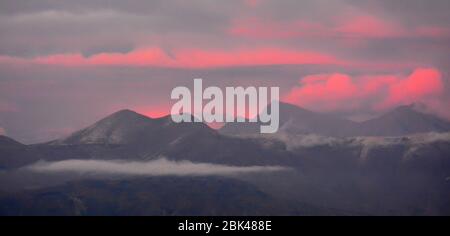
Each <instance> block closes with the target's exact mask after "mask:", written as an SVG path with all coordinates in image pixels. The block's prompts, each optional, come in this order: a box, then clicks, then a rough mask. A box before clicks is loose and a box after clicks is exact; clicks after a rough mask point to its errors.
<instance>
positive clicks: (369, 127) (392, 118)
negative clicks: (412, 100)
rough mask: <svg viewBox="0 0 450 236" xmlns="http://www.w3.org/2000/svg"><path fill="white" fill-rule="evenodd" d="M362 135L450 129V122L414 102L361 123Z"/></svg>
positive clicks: (403, 133)
mask: <svg viewBox="0 0 450 236" xmlns="http://www.w3.org/2000/svg"><path fill="white" fill-rule="evenodd" d="M359 126H360V127H359V130H360V131H359V132H360V134H361V135H370V136H399V135H408V134H414V133H426V132H447V131H450V122H448V121H445V120H442V119H440V118H438V117H436V116H433V115H431V114H426V113H422V112H420V111H418V110H416V109H415V107H414V104H411V105H407V106H400V107H397V108H395V109H394V110H392V111H390V112H388V113H386V114H384V115H382V116H380V117H378V118H374V119H371V120H368V121H365V122H361V123H360V124H359Z"/></svg>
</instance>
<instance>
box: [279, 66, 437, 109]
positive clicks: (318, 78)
mask: <svg viewBox="0 0 450 236" xmlns="http://www.w3.org/2000/svg"><path fill="white" fill-rule="evenodd" d="M443 90H444V85H443V78H442V74H441V72H440V71H439V70H438V69H435V68H416V69H415V70H414V71H413V72H412V73H411V74H410V75H408V76H403V75H396V74H392V75H389V74H388V75H363V76H355V77H352V76H350V75H347V74H340V73H334V74H316V75H309V76H306V77H304V78H302V79H301V80H300V81H299V85H297V86H295V87H294V88H292V89H291V91H290V92H289V93H288V94H287V95H286V96H285V97H284V100H285V101H287V102H290V103H293V104H297V105H300V106H303V107H307V108H310V109H313V110H321V111H324V110H325V111H342V110H352V109H361V108H362V107H363V106H369V107H370V108H372V109H374V110H384V109H389V108H392V107H395V106H398V105H407V104H411V103H414V102H421V103H424V104H425V105H430V106H434V107H436V106H435V105H436V103H439V101H440V96H441V95H442V94H443Z"/></svg>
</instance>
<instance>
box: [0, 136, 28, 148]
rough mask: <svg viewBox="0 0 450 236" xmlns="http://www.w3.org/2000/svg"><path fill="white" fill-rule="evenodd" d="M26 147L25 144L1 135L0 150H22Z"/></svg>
mask: <svg viewBox="0 0 450 236" xmlns="http://www.w3.org/2000/svg"><path fill="white" fill-rule="evenodd" d="M24 146H25V145H24V144H22V143H19V142H17V141H16V140H14V139H12V138H10V137H7V136H4V135H0V148H21V147H24Z"/></svg>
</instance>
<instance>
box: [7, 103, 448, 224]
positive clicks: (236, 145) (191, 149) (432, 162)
mask: <svg viewBox="0 0 450 236" xmlns="http://www.w3.org/2000/svg"><path fill="white" fill-rule="evenodd" d="M411 109H412V111H411ZM281 111H282V113H283V114H285V115H284V116H283V117H282V122H281V123H282V125H281V126H282V132H280V133H279V134H274V135H272V136H271V135H262V136H252V137H243V136H232V135H221V134H220V133H218V132H216V131H215V130H212V129H210V128H209V127H207V126H206V125H204V124H202V123H190V122H189V123H174V122H173V121H172V119H171V118H170V117H168V116H167V117H162V118H158V119H152V118H148V117H145V116H142V115H140V114H138V113H135V112H133V111H129V110H123V111H119V112H116V113H114V114H112V115H110V116H107V117H106V118H104V119H102V120H100V121H98V122H96V123H94V124H93V125H91V126H89V127H87V128H85V129H82V130H80V131H77V132H75V133H73V134H71V135H69V136H68V137H66V138H62V139H59V140H56V141H53V142H49V143H43V144H36V145H22V144H20V143H17V142H15V141H11V139H9V138H6V137H0V143H3V144H6V145H3V146H2V145H0V169H1V171H0V206H1V207H0V215H4V214H12V215H17V214H27V215H28V214H44V215H47V214H57V215H59V214H63V215H66V214H67V215H72V214H87V215H91V214H92V215H96V214H98V215H129V214H132V215H138V214H155V215H168V214H180V215H183V214H193V215H203V214H205V215H209V214H211V215H221V214H223V215H227V214H235V215H240V214H264V215H265V214H267V215H271V214H295V215H298V214H307V212H310V214H339V215H342V214H351V215H353V214H362V215H368V214H374V215H448V214H450V200H449V198H448V196H449V194H450V188H449V187H450V133H426V134H416V135H408V136H398V137H330V136H320V135H317V134H314V133H313V132H314V130H313V129H312V128H314V129H315V130H320V131H321V132H327V133H328V132H330V129H332V128H334V126H336V127H338V128H339V129H336V131H333V132H338V131H339V132H344V131H345V130H344V129H343V128H342V127H345V126H346V125H348V126H350V127H355V130H358V129H359V128H360V124H363V123H364V122H363V123H355V122H351V121H346V120H343V119H340V118H337V117H334V116H329V115H326V114H320V113H314V112H310V111H307V110H305V109H300V108H297V107H295V106H292V105H287V104H282V105H281ZM416 112H417V111H415V109H413V108H411V107H405V108H402V109H400V111H398V110H394V111H393V113H391V112H389V113H387V114H385V115H384V116H381V117H380V118H378V119H380V120H381V121H383V122H386V121H385V119H387V118H385V117H391V116H394V117H400V118H399V119H400V120H404V119H406V118H402V117H404V116H405V114H406V115H407V116H408V117H411V118H412V117H414V116H415V115H417V114H415V113H416ZM286 114H287V115H286ZM391 114H394V115H391ZM398 114H400V115H398ZM422 114H423V115H424V116H422ZM418 116H420V117H422V119H425V118H423V117H429V116H428V115H426V114H424V113H420V112H419V115H418ZM302 117H305V118H303V119H301V121H302V122H295V121H296V119H300V118H302ZM387 120H388V121H389V122H393V123H395V122H399V121H398V119H394V121H390V120H389V119H387ZM414 120H416V119H414ZM426 121H427V123H431V121H435V120H434V119H432V120H429V119H426ZM421 122H422V121H421ZM436 123H438V124H440V122H436ZM326 124H333V125H332V126H331V127H330V126H326ZM374 127H375V128H377V127H376V126H374ZM412 127H413V128H414V127H415V126H412ZM437 127H438V128H442V127H441V126H437ZM256 128H259V127H256ZM444 128H445V127H444ZM347 129H351V128H347ZM256 131H257V129H256ZM288 131H296V132H303V133H302V134H295V133H289V132H288ZM358 131H359V130H358ZM369 131H370V132H373V131H372V130H369ZM369 131H365V132H369ZM396 132H397V131H396ZM408 132H409V131H408ZM339 135H342V133H340V134H339ZM161 156H163V157H165V158H166V159H168V160H172V161H190V162H193V163H200V164H202V165H205V167H208V165H207V164H223V165H226V166H232V167H236V166H240V167H242V166H247V167H249V166H253V167H252V168H254V166H283V167H288V170H286V171H280V172H273V173H267V172H264V173H252V174H245V175H240V174H237V175H235V176H234V175H233V176H222V177H223V178H226V181H225V182H226V183H225V182H224V181H222V180H220V179H218V180H216V179H212V178H213V177H211V176H204V177H201V178H194V177H193V176H189V175H182V176H178V177H176V176H170V178H163V177H161V178H160V177H155V178H153V177H148V176H145V175H143V176H137V175H131V176H123V175H121V174H117V175H115V174H113V173H112V174H111V175H112V176H102V175H100V174H99V176H96V175H95V174H94V175H91V174H85V173H82V172H80V173H78V172H76V174H73V173H71V172H70V171H69V172H65V171H60V172H51V171H50V172H35V171H33V170H32V169H31V168H30V167H29V165H30V164H35V165H41V164H45V163H42V162H40V163H36V162H38V161H45V162H46V163H47V164H49V163H50V164H49V165H51V166H55V165H56V166H58V165H57V164H58V163H56V164H55V163H53V162H55V161H56V162H58V161H61V160H73V159H76V160H79V159H92V160H111V161H114V162H115V163H116V162H117V161H120V162H128V161H130V162H132V163H136V161H142V162H145V161H147V160H152V159H158V158H160V157H161ZM224 168H228V167H224ZM97 177H98V179H97ZM191 177H192V178H191ZM222 177H221V178H222ZM235 179H237V180H239V181H237V182H236V181H233V180H235ZM67 181H73V182H67ZM241 181H243V182H241ZM205 186H206V187H205ZM3 193H4V194H3ZM110 196H118V197H117V198H116V197H114V198H111V197H110ZM380 202H381V203H383V204H381V205H380ZM205 203H206V205H207V206H206V207H205ZM279 203H281V205H278V206H279V207H277V209H271V207H272V206H276V205H277V204H279ZM285 204H287V205H285ZM233 206H236V208H233ZM308 206H311V207H308ZM308 209H309V210H308ZM321 209H322V210H321ZM323 209H326V211H323ZM286 210H287V211H286ZM291 210H293V211H291ZM328 210H329V211H328ZM305 211H306V212H305Z"/></svg>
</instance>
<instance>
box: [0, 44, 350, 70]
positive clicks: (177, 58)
mask: <svg viewBox="0 0 450 236" xmlns="http://www.w3.org/2000/svg"><path fill="white" fill-rule="evenodd" d="M1 62H3V63H15V64H17V63H36V64H46V65H63V66H98V65H119V66H157V67H173V68H210V67H231V66H253V65H283V64H289V65H304V64H309V65H316V64H317V65H343V64H345V63H346V62H345V61H342V60H339V59H337V58H335V57H334V56H331V55H327V54H324V53H318V52H303V51H296V50H288V49H278V48H262V49H242V50H231V51H227V50H204V49H182V50H176V51H174V52H173V53H171V55H169V54H168V53H165V52H164V51H163V50H162V49H160V48H149V49H138V50H134V51H132V52H129V53H100V54H95V55H92V56H90V57H84V56H83V55H81V54H59V55H48V56H42V57H37V58H33V59H23V58H16V57H8V56H0V63H1Z"/></svg>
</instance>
